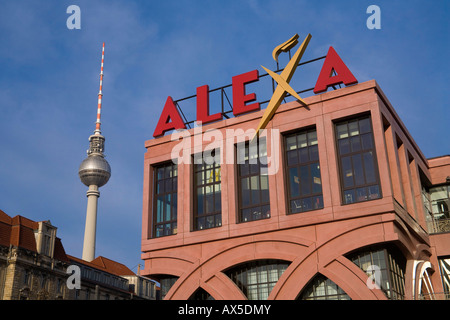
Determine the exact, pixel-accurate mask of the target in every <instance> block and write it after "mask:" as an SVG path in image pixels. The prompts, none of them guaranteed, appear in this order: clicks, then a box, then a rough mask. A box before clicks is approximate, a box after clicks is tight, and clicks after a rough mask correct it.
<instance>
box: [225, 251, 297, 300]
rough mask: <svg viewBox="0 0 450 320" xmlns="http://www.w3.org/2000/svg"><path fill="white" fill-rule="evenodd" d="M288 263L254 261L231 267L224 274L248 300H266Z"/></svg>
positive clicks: (280, 261)
mask: <svg viewBox="0 0 450 320" xmlns="http://www.w3.org/2000/svg"><path fill="white" fill-rule="evenodd" d="M289 263H290V262H288V261H283V260H255V261H251V262H246V263H242V264H239V265H237V266H235V267H232V268H230V269H228V270H226V271H225V274H226V275H227V276H228V277H230V279H231V280H233V281H234V283H236V285H237V286H238V287H239V289H241V290H242V292H243V293H244V294H245V296H246V297H247V298H248V299H249V300H266V299H267V298H268V297H269V294H270V292H271V291H272V289H273V287H274V286H275V284H276V283H277V281H278V279H279V278H280V277H281V275H282V274H283V272H284V270H286V269H287V267H288V266H289Z"/></svg>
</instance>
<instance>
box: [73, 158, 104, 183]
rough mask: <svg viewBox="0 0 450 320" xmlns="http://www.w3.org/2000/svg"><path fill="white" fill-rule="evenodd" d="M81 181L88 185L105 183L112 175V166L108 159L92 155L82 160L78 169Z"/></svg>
mask: <svg viewBox="0 0 450 320" xmlns="http://www.w3.org/2000/svg"><path fill="white" fill-rule="evenodd" d="M78 175H79V176H80V180H81V182H83V183H84V184H85V185H86V186H90V185H96V186H98V187H101V186H103V185H105V184H106V183H107V182H108V180H109V177H111V167H110V166H109V163H108V161H106V160H105V158H103V157H102V156H100V155H90V156H88V157H87V158H86V159H84V160H83V162H81V165H80V168H79V170H78Z"/></svg>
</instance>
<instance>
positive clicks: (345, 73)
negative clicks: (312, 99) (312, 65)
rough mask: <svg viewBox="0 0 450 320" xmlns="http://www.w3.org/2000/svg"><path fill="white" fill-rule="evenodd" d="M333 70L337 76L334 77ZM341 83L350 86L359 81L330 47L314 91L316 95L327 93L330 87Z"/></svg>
mask: <svg viewBox="0 0 450 320" xmlns="http://www.w3.org/2000/svg"><path fill="white" fill-rule="evenodd" d="M333 70H334V71H335V72H336V73H337V75H335V76H332V75H333ZM340 83H344V84H345V85H346V86H348V85H350V84H354V83H358V80H356V78H355V76H354V75H353V74H352V73H351V72H350V70H349V69H348V68H347V66H346V65H345V63H344V62H343V61H342V60H341V58H340V57H339V55H338V54H337V53H336V51H335V50H334V49H333V47H330V49H329V50H328V53H327V57H326V58H325V62H324V63H323V66H322V70H320V74H319V78H317V82H316V86H315V87H314V90H313V91H314V93H316V94H317V93H321V92H324V91H327V89H328V87H329V86H334V85H337V84H340Z"/></svg>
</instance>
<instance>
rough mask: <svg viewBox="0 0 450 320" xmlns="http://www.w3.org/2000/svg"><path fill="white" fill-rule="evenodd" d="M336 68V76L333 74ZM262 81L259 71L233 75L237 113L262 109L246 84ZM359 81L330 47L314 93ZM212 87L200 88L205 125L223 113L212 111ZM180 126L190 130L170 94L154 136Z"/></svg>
mask: <svg viewBox="0 0 450 320" xmlns="http://www.w3.org/2000/svg"><path fill="white" fill-rule="evenodd" d="M333 71H335V73H336V75H334V76H333ZM256 81H259V72H258V70H253V71H250V72H246V73H243V74H240V75H237V76H234V77H233V78H232V93H233V115H234V116H239V115H241V114H244V113H247V112H251V111H257V110H260V105H259V102H255V101H256V94H255V93H246V91H245V85H246V84H248V83H252V82H256ZM357 82H358V80H356V78H355V77H354V76H353V74H352V73H351V71H350V70H349V69H348V68H347V66H346V65H345V63H344V62H343V61H342V59H341V58H340V57H339V55H338V54H337V53H336V51H335V50H334V49H333V47H330V48H329V50H328V53H327V55H326V57H325V61H324V63H323V65H322V69H321V70H320V73H319V77H318V78H317V82H316V85H315V86H314V90H313V91H314V93H315V94H317V93H322V92H325V91H326V90H327V89H328V87H330V86H334V85H338V84H342V83H343V84H344V85H346V86H347V85H351V84H355V83H357ZM208 92H209V87H208V85H204V86H201V87H198V88H197V119H196V120H197V121H198V122H202V124H205V123H210V122H213V121H218V120H222V113H220V112H219V113H215V114H209V93H208ZM177 129H186V125H185V124H184V122H183V120H182V118H181V115H180V113H179V112H178V109H177V107H176V106H175V103H174V101H173V99H172V97H170V96H169V97H167V100H166V103H165V105H164V109H163V111H162V113H161V116H160V118H159V121H158V124H157V125H156V129H155V132H154V133H153V137H155V138H156V137H160V136H162V135H164V133H165V132H167V131H171V130H177Z"/></svg>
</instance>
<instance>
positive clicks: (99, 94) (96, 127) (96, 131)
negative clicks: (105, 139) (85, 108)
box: [94, 42, 105, 135]
mask: <svg viewBox="0 0 450 320" xmlns="http://www.w3.org/2000/svg"><path fill="white" fill-rule="evenodd" d="M104 61H105V43H104V42H103V47H102V64H101V67H100V89H99V91H98V106H97V121H96V122H95V131H94V134H96V135H100V134H101V131H100V125H101V122H100V119H101V113H102V97H103V93H102V87H103V62H104Z"/></svg>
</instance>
